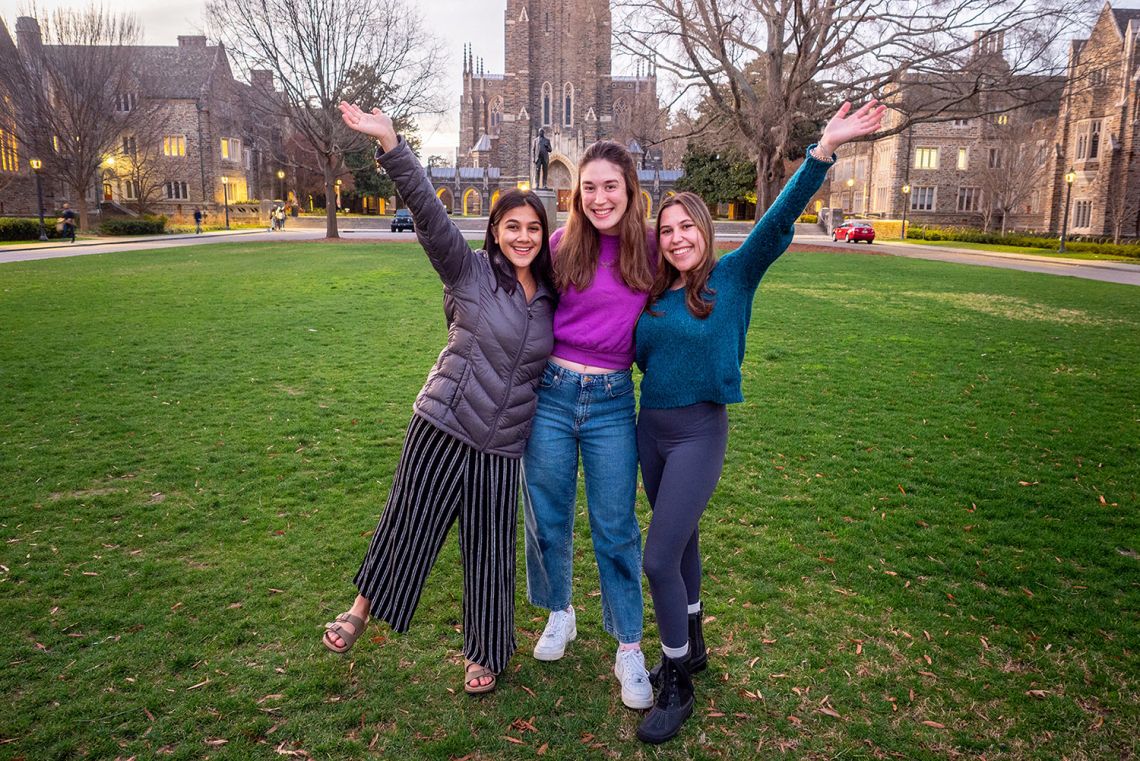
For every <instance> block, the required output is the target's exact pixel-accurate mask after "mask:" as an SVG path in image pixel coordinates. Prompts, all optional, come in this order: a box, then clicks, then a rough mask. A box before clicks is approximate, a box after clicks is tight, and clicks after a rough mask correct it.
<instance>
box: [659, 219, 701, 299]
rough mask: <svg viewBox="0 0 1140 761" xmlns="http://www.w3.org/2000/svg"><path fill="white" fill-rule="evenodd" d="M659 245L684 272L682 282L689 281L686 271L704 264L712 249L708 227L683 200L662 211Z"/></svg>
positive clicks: (667, 257)
mask: <svg viewBox="0 0 1140 761" xmlns="http://www.w3.org/2000/svg"><path fill="white" fill-rule="evenodd" d="M657 246H658V249H659V250H660V251H661V254H662V256H664V257H665V261H667V262H669V264H671V265H673V266H674V267H675V268H676V269H677V271H678V272H679V273H681V276H680V280H681V282H682V283H683V282H685V273H687V272H689V271H690V270H693V269H695V268H697V267H698V266H700V264H701V263H702V262H703V261H704V260H705V255H706V254H707V252H708V241H706V240H705V234H704V231H703V230H702V229H701V227H700V225H698V224H697V223H696V222H695V221H693V218H692V217H691V216H690V215H689V212H688V210H687V209H685V207H684V206H682V205H681V204H679V203H678V204H673V205H672V206H669V207H667V208H665V209H664V210H663V211H662V212H661V219H660V220H659V221H658V224H657Z"/></svg>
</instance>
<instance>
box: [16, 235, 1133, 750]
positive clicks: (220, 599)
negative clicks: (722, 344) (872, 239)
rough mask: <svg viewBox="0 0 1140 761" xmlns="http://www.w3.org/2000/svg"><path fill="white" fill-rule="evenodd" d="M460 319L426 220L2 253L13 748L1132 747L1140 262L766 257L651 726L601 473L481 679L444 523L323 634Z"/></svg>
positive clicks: (651, 632) (343, 597)
mask: <svg viewBox="0 0 1140 761" xmlns="http://www.w3.org/2000/svg"><path fill="white" fill-rule="evenodd" d="M445 334H446V328H445V325H444V318H443V311H442V306H441V289H440V286H439V283H438V281H437V280H436V278H435V275H434V273H433V272H432V271H431V270H430V268H429V267H428V266H427V264H426V261H425V260H424V258H423V256H422V254H421V253H419V249H418V247H417V246H415V245H411V244H400V245H395V244H393V245H382V246H381V245H368V244H333V245H329V244H317V243H302V244H291V245H290V244H276V243H275V244H243V243H237V244H219V245H211V246H197V247H193V248H184V249H166V250H162V251H153V252H136V253H129V252H124V253H117V254H114V255H103V256H82V257H75V258H67V259H54V260H46V261H38V262H28V263H19V264H5V265H0V526H2V527H3V530H4V531H3V533H4V543H3V545H2V547H3V549H2V551H0V603H2V605H3V611H4V618H5V619H6V625H5V626H4V631H3V634H2V635H0V657H2V659H3V661H2V662H3V664H4V667H3V670H2V671H0V689H2V691H3V695H4V696H5V703H6V704H7V705H8V706H9V708H8V709H7V710H5V711H4V713H3V716H2V717H0V758H8V759H28V760H29V761H32V760H35V761H38V760H39V759H70V758H91V759H115V758H122V759H127V758H132V757H133V758H137V759H152V758H171V759H202V758H213V759H245V758H258V759H280V758H310V757H311V758H319V759H354V758H365V757H376V758H439V759H460V758H463V759H494V758H531V757H536V756H544V757H546V758H574V759H585V758H645V759H656V758H662V759H685V758H731V759H738V758H805V759H833V758H844V759H856V758H859V759H863V758H884V759H886V758H906V759H944V758H970V759H980V758H985V759H988V760H989V761H993V760H994V759H1003V758H1004V759H1023V758H1042V759H1057V758H1062V757H1067V758H1070V759H1105V758H1132V757H1135V756H1136V754H1137V753H1138V752H1140V740H1138V739H1137V731H1136V728H1137V726H1138V725H1140V657H1138V653H1137V650H1138V648H1140V620H1138V616H1140V554H1138V553H1140V520H1138V519H1137V506H1138V499H1137V491H1138V488H1140V486H1138V485H1140V430H1138V428H1140V392H1138V391H1137V370H1138V369H1140V363H1138V359H1137V358H1138V357H1140V289H1137V288H1134V287H1128V286H1120V285H1112V284H1107V283H1100V282H1089V281H1082V280H1076V279H1073V278H1061V277H1051V276H1046V275H1036V274H1029V273H1022V272H1016V271H1012V270H995V269H991V268H982V267H966V266H958V265H950V264H943V263H938V262H928V261H920V260H911V259H903V258H896V257H879V256H851V255H848V254H795V253H793V254H789V255H788V256H786V257H785V258H784V259H783V260H781V261H780V262H779V263H777V264H776V265H775V266H774V267H773V269H772V270H771V271H770V273H769V275H768V277H767V278H766V280H765V282H764V284H763V286H762V288H761V291H760V296H759V299H758V301H757V305H756V309H755V311H754V314H753V326H752V331H751V336H750V347H749V353H748V358H747V361H746V363H745V366H744V378H745V395H746V397H747V399H748V401H747V402H746V403H745V404H742V405H737V406H734V407H733V408H732V409H731V411H730V417H729V419H730V423H731V434H730V444H729V448H730V452H729V455H728V460H727V463H726V466H725V471H724V478H723V481H722V483H721V486H720V489H719V490H718V491H717V493H716V495H715V496H714V498H713V501H712V503H711V505H710V506H709V509H708V511H707V512H706V514H705V518H704V522H703V526H702V530H701V534H702V548H703V555H704V558H705V566H704V569H705V587H704V594H703V597H704V600H705V606H706V615H707V619H706V624H705V632H706V637H707V639H708V645H709V647H710V648H711V650H712V652H711V656H710V664H709V665H710V667H709V670H708V671H707V672H705V673H702V674H700V675H699V676H698V677H697V678H696V686H697V709H696V713H695V715H694V718H693V719H692V720H691V721H690V722H689V723H688V724H687V725H686V727H685V729H684V731H683V733H682V734H681V735H680V737H679V738H677V739H676V740H674V741H673V742H671V743H669V744H668V745H666V746H663V747H662V748H660V749H653V748H649V747H647V746H643V745H642V744H640V743H639V742H638V741H637V740H636V739H635V738H634V734H633V733H634V729H635V728H636V725H637V722H638V720H639V718H640V716H639V714H638V713H636V712H632V711H628V710H626V709H624V708H621V707H620V701H619V697H618V690H617V684H616V681H615V680H614V678H613V676H612V671H611V669H612V662H613V661H612V659H613V646H614V643H613V642H612V641H610V640H609V639H608V638H607V637H606V636H605V635H603V633H602V631H601V624H600V610H599V604H598V602H599V601H598V598H597V596H598V591H597V590H598V582H597V571H596V569H595V567H594V561H593V553H592V550H591V548H590V544H589V540H588V534H587V526H586V521H585V520H584V508H582V507H580V508H579V517H580V518H581V520H579V529H578V541H577V544H576V548H575V554H576V561H575V563H576V565H575V574H576V577H577V586H576V590H575V604H576V606H577V607H578V610H579V613H578V616H579V618H578V631H579V638H578V640H577V641H576V642H575V643H574V644H573V645H572V646H571V648H570V650H569V651H568V653H567V656H566V657H565V658H564V659H563V660H562V661H560V662H558V663H555V664H539V663H538V662H536V661H534V660H533V659H532V658H531V657H530V656H529V654H528V653H529V650H530V648H531V647H532V646H533V644H534V641H535V639H536V637H537V635H538V633H539V632H540V631H541V628H542V625H543V622H544V620H545V617H544V615H543V614H542V612H541V611H539V610H537V609H535V608H533V607H531V606H529V605H528V604H526V603H525V601H524V600H523V597H524V594H523V589H522V579H523V576H522V571H521V563H522V552H521V536H520V551H519V563H520V588H519V611H518V612H519V615H518V622H517V623H518V629H519V644H520V647H521V651H520V653H519V654H518V655H517V656H516V657H515V658H514V660H513V661H512V663H511V665H510V667H509V668H508V670H507V672H506V673H505V674H504V675H503V676H502V677H501V680H500V687H499V689H498V691H497V692H495V693H493V694H492V695H490V696H487V697H483V698H479V699H472V698H469V697H468V696H466V695H464V694H463V692H462V689H461V670H462V660H461V655H460V653H459V648H460V646H461V635H460V633H459V628H460V625H461V616H460V609H459V598H460V590H461V583H460V575H459V569H458V552H457V548H456V546H455V544H456V543H455V541H454V540H452V541H451V542H449V544H448V546H447V548H446V549H445V551H444V552H443V554H442V555H441V557H440V560H439V563H438V566H437V568H436V571H435V573H434V575H433V576H432V578H431V579H430V580H429V583H428V587H427V591H426V593H425V596H424V598H423V601H422V603H421V606H420V609H419V613H418V615H417V618H416V620H415V621H414V623H413V628H412V631H411V633H410V634H408V635H406V636H400V635H394V634H393V633H391V632H390V631H389V630H387V629H386V628H385V627H384V626H382V625H381V626H373V627H371V628H370V629H369V631H368V632H367V634H366V636H365V637H363V638H362V639H361V641H360V642H359V643H358V645H357V647H356V649H355V650H354V651H353V652H352V653H351V654H350V655H349V656H335V655H332V654H330V653H328V652H327V651H326V650H325V649H324V648H323V647H321V645H320V643H319V637H320V633H321V625H322V624H323V623H324V622H325V621H328V620H331V619H332V617H333V616H335V615H336V614H337V613H339V612H341V611H342V610H344V609H345V608H346V607H347V605H348V603H349V602H350V600H351V598H352V596H353V594H354V589H353V588H352V586H351V578H352V575H353V574H354V573H355V571H356V568H357V564H358V563H359V561H360V558H361V555H362V553H363V552H364V550H365V548H366V546H367V543H368V537H369V535H370V532H371V531H372V529H373V528H374V526H375V523H376V520H377V518H378V516H379V513H380V510H381V509H382V506H383V503H384V499H385V496H386V493H387V488H388V485H389V483H390V481H391V477H392V473H393V469H394V466H395V462H396V458H397V456H398V453H399V449H400V444H401V441H402V437H403V432H404V429H405V426H406V424H407V422H408V417H409V414H410V408H411V403H412V400H413V399H414V397H415V394H416V392H417V391H418V390H419V387H420V385H421V383H422V381H423V378H424V376H425V375H426V374H427V372H428V369H429V368H430V367H431V364H432V362H433V361H434V359H435V355H436V354H437V353H438V351H439V349H440V347H441V346H442V345H443V342H444V339H445ZM639 512H640V517H641V522H642V526H643V528H644V526H645V525H646V523H647V520H648V516H647V515H646V512H645V509H644V506H642V508H641V510H640V511H639ZM520 528H521V527H520ZM646 602H647V607H649V608H650V609H649V610H647V624H648V630H647V640H646V642H647V645H650V648H651V649H652V643H653V642H654V641H655V636H656V629H655V626H654V624H653V616H652V610H651V606H649V598H648V594H647V595H646Z"/></svg>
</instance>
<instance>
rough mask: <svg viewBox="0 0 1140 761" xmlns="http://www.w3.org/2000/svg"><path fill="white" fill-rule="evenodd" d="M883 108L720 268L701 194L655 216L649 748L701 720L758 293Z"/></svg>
mask: <svg viewBox="0 0 1140 761" xmlns="http://www.w3.org/2000/svg"><path fill="white" fill-rule="evenodd" d="M885 110H886V107H885V106H877V105H876V103H875V101H871V102H870V103H867V104H866V105H864V106H863V107H862V108H860V109H859V110H857V111H855V112H854V113H850V111H851V104H849V103H844V104H843V106H842V107H841V108H840V109H839V112H838V113H837V114H836V115H835V116H834V117H832V119H831V121H830V122H828V124H827V126H826V127H825V128H824V130H823V135H822V136H821V137H820V140H819V143H818V144H817V145H815V146H813V147H812V148H810V149H809V150H808V155H807V158H806V159H805V160H804V163H803V164H802V165H801V166H800V168H799V170H798V171H796V173H795V174H794V175H793V176H792V178H791V179H790V180H789V181H788V184H787V185H786V186H785V187H784V190H783V192H781V193H780V196H779V197H778V198H777V199H776V202H775V203H773V204H772V206H771V208H770V209H768V211H767V213H765V214H764V217H763V219H761V220H760V221H759V222H758V223H757V224H756V226H755V227H754V228H753V230H752V232H751V234H749V236H748V238H747V239H746V240H745V241H744V244H743V245H741V247H740V248H738V249H737V250H735V251H733V252H732V253H729V254H726V255H725V256H724V257H722V258H721V259H720V260H719V261H718V260H717V257H716V252H715V243H714V240H713V224H712V217H711V216H709V211H708V208H707V207H706V206H705V204H704V201H702V200H701V199H700V197H698V196H696V195H694V194H692V193H680V194H678V195H676V196H673V197H672V198H670V199H669V200H667V201H666V202H665V203H664V204H662V206H661V210H660V212H659V213H658V216H657V244H658V250H659V252H660V253H661V255H662V257H663V262H662V265H661V268H660V269H659V270H658V273H657V278H656V281H655V282H654V285H653V289H652V290H651V291H650V295H649V305H648V306H647V308H646V311H645V312H644V313H643V314H642V315H641V317H640V319H639V320H638V322H637V329H636V334H635V341H636V349H637V365H638V367H639V368H641V371H642V373H644V377H643V378H642V380H641V412H640V415H639V416H638V420H637V448H638V456H639V459H640V461H641V477H642V481H643V482H644V484H645V492H646V495H647V496H648V497H649V504H650V506H651V507H652V508H653V517H652V518H651V520H650V522H649V531H648V535H647V537H646V540H645V555H644V560H643V565H644V569H645V575H646V576H647V577H648V579H649V590H650V592H651V593H652V595H653V609H654V611H655V613H656V614H657V628H658V631H659V633H660V635H661V650H662V660H661V665H660V666H658V667H657V668H656V669H654V672H653V674H652V677H651V678H652V680H653V681H654V683H655V686H657V687H658V693H657V697H656V700H655V702H654V706H653V708H652V710H651V711H650V712H649V714H648V715H647V716H646V717H645V719H643V720H642V722H641V725H640V726H639V727H638V729H637V736H638V737H639V738H640V739H641V740H643V741H645V742H649V743H661V742H665V741H666V740H668V739H670V738H671V737H673V736H674V735H676V734H677V732H679V731H680V729H681V725H682V724H683V723H684V722H685V720H686V719H687V718H688V717H689V715H690V714H691V713H692V711H693V702H694V699H693V683H692V681H691V679H690V673H692V672H696V671H700V670H702V669H704V668H705V665H706V664H707V662H708V655H707V654H706V652H705V647H704V636H703V633H702V632H701V594H700V578H701V559H700V548H699V546H698V533H697V524H698V522H699V520H700V517H701V514H702V513H703V512H704V509H705V506H706V505H707V504H708V501H709V499H710V498H711V497H712V494H713V490H714V489H715V488H716V485H717V482H718V481H719V480H720V473H721V468H722V466H723V465H724V453H725V448H726V446H727V442H728V416H727V412H726V406H725V405H728V404H733V403H735V402H741V401H744V397H743V395H742V394H741V388H740V385H741V377H740V364H741V362H742V361H743V359H744V342H745V337H746V335H747V332H748V323H749V320H750V319H751V317H752V301H753V299H754V297H755V295H756V289H757V288H758V287H759V285H760V279H761V278H762V277H763V276H764V273H765V271H767V269H768V267H769V266H770V265H771V264H772V262H774V261H776V259H777V258H779V256H780V254H782V253H783V252H784V251H785V250H786V249H787V248H788V245H789V244H790V243H791V242H792V234H793V231H794V224H795V221H796V218H797V217H798V216H799V215H800V212H801V211H803V208H804V206H805V205H807V203H808V201H810V200H811V197H812V196H813V195H814V194H815V192H816V191H817V190H819V187H820V185H822V184H823V179H824V177H825V175H826V174H827V170H828V169H829V168H830V166H831V165H832V163H834V161H835V158H834V155H833V153H834V151H835V149H836V148H838V147H839V146H840V145H842V144H844V143H846V142H847V141H849V140H853V139H855V138H858V137H862V136H863V135H868V134H870V133H872V132H874V131H876V130H877V129H879V125H880V122H881V120H882V116H883V112H884V111H885Z"/></svg>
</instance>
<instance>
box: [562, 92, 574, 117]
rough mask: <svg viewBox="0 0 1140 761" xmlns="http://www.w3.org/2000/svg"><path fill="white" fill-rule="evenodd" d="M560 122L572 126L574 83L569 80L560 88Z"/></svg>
mask: <svg viewBox="0 0 1140 761" xmlns="http://www.w3.org/2000/svg"><path fill="white" fill-rule="evenodd" d="M562 124H563V126H566V127H573V126H574V85H572V84H570V83H569V82H567V83H566V85H565V86H564V87H563V88H562Z"/></svg>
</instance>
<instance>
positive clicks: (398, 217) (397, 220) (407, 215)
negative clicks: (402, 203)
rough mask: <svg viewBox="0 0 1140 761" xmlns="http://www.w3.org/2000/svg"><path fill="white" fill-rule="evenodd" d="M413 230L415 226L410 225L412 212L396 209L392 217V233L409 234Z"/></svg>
mask: <svg viewBox="0 0 1140 761" xmlns="http://www.w3.org/2000/svg"><path fill="white" fill-rule="evenodd" d="M415 229H416V226H415V224H413V223H412V212H410V211H408V210H407V209H396V213H395V214H393V215H392V232H394V233H398V232H405V231H407V232H411V231H413V230H415Z"/></svg>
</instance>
